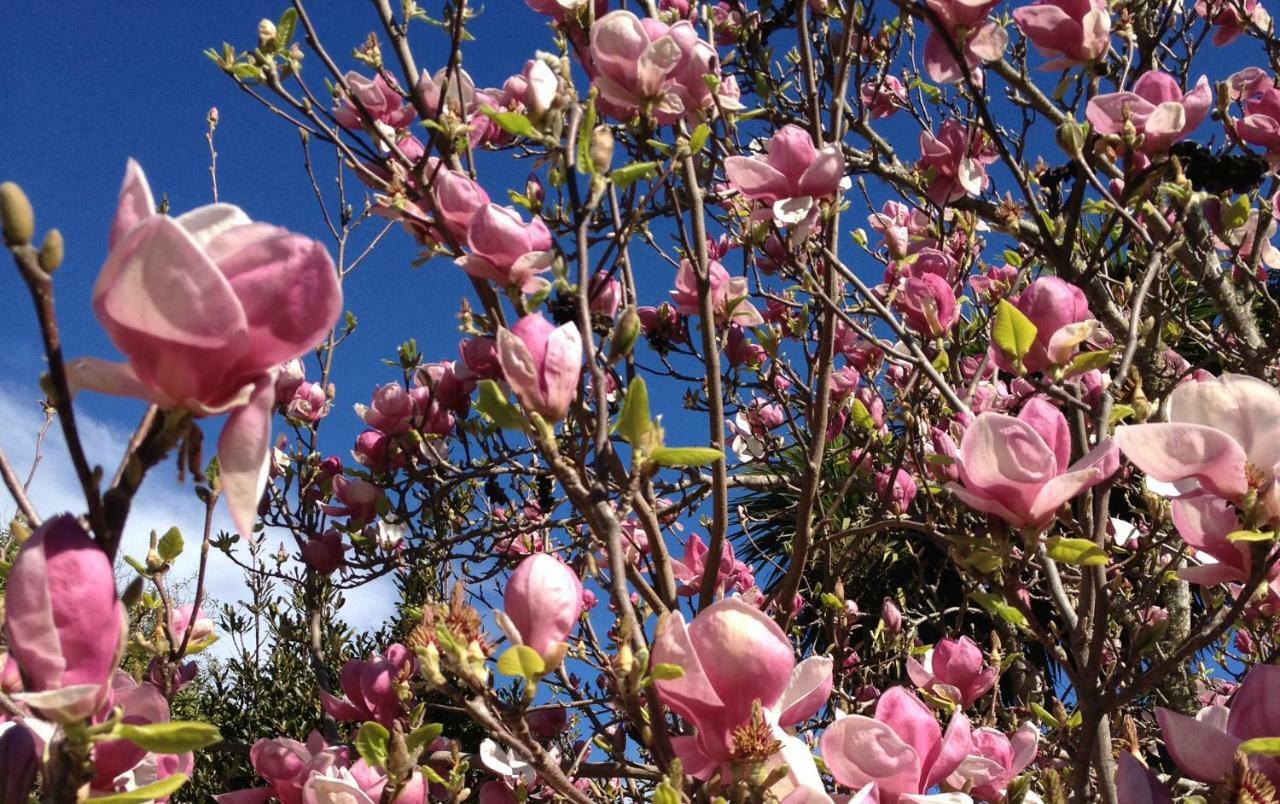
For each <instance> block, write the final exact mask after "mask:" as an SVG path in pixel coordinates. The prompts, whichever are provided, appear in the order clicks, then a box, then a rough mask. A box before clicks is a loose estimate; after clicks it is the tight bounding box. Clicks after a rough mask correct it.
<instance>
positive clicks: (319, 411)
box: [285, 382, 332, 424]
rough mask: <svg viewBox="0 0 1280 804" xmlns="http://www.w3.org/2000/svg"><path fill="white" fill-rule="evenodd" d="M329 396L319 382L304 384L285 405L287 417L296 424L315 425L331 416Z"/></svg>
mask: <svg viewBox="0 0 1280 804" xmlns="http://www.w3.org/2000/svg"><path fill="white" fill-rule="evenodd" d="M331 407H332V406H331V405H330V404H329V395H328V393H326V392H325V389H324V387H323V386H321V385H320V383H318V382H304V383H302V384H301V385H299V386H298V387H297V389H295V390H294V392H293V396H292V397H291V398H290V399H289V402H288V404H287V405H285V416H287V417H289V418H290V419H292V420H293V421H295V422H303V423H305V424H315V423H316V422H318V421H320V420H321V419H323V418H324V417H325V416H327V415H329V410H330V409H331Z"/></svg>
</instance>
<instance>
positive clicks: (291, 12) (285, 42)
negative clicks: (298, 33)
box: [276, 7, 298, 50]
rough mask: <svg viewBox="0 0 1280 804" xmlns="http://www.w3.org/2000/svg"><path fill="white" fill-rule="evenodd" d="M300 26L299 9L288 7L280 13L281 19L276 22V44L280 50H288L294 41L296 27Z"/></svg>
mask: <svg viewBox="0 0 1280 804" xmlns="http://www.w3.org/2000/svg"><path fill="white" fill-rule="evenodd" d="M297 27H298V11H297V9H295V8H292V7H290V8H286V9H285V10H284V13H283V14H281V15H280V21H279V22H277V23H276V45H277V47H279V48H280V50H288V49H289V43H290V42H292V41H293V32H294V29H296V28H297Z"/></svg>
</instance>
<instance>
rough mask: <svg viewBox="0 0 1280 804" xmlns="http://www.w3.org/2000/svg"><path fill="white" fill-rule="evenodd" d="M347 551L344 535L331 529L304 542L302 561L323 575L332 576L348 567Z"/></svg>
mask: <svg viewBox="0 0 1280 804" xmlns="http://www.w3.org/2000/svg"><path fill="white" fill-rule="evenodd" d="M345 551H346V547H345V546H344V545H343V543H342V534H341V533H339V532H338V531H336V530H334V529H333V528H329V529H328V530H326V531H325V532H324V533H322V534H321V535H319V536H312V537H311V538H309V539H307V540H306V541H305V542H303V544H302V560H303V562H304V563H306V565H307V566H308V567H310V568H311V569H313V570H315V571H316V572H318V573H320V574H321V575H330V574H332V573H334V572H336V571H338V570H339V569H341V568H342V567H345V566H346V565H347V559H346V555H345Z"/></svg>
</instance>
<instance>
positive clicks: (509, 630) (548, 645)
mask: <svg viewBox="0 0 1280 804" xmlns="http://www.w3.org/2000/svg"><path fill="white" fill-rule="evenodd" d="M580 614H582V581H580V580H579V579H578V573H576V572H574V571H573V569H571V568H570V567H569V565H568V564H566V563H564V562H563V561H561V560H560V559H559V558H558V557H556V556H554V555H552V554H551V553H534V554H533V555H531V556H529V557H528V558H526V559H524V560H523V561H521V562H520V565H519V566H518V567H516V570H515V572H513V573H511V578H510V579H508V581H507V590H506V592H505V593H504V594H503V597H502V611H501V612H499V613H497V614H495V616H496V617H497V619H498V624H499V625H501V626H502V629H503V631H504V632H505V633H506V634H507V637H508V638H509V639H510V640H511V641H512V642H513V643H515V644H523V645H527V646H529V647H530V648H533V649H534V650H535V651H537V653H538V655H540V656H542V658H543V659H544V660H545V661H546V663H547V667H548V669H554V668H555V667H556V666H558V665H559V664H560V662H561V661H562V660H563V659H564V654H565V651H566V650H567V649H568V647H569V645H568V643H567V642H566V640H568V638H569V634H570V633H572V632H573V629H574V626H576V625H577V624H578V616H579V615H580Z"/></svg>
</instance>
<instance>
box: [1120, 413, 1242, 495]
mask: <svg viewBox="0 0 1280 804" xmlns="http://www.w3.org/2000/svg"><path fill="white" fill-rule="evenodd" d="M1115 441H1116V444H1117V445H1119V447H1120V450H1121V451H1122V452H1124V455H1125V457H1126V458H1128V459H1129V460H1130V461H1131V462H1132V463H1133V464H1134V465H1135V466H1137V467H1138V468H1139V469H1141V470H1142V471H1144V472H1146V473H1147V474H1148V475H1149V476H1151V477H1154V478H1155V479H1156V480H1159V481H1162V482H1165V483H1177V482H1178V481H1181V480H1185V479H1187V478H1194V479H1196V480H1198V481H1200V483H1201V485H1203V486H1204V487H1205V488H1206V489H1207V490H1209V491H1210V492H1212V493H1214V494H1217V495H1218V496H1221V497H1228V498H1238V497H1242V496H1244V493H1245V492H1246V491H1248V490H1249V484H1248V481H1247V478H1246V476H1245V463H1246V461H1247V458H1248V456H1246V455H1245V452H1244V450H1243V449H1242V448H1241V446H1240V444H1239V443H1237V442H1236V440H1235V439H1233V438H1232V437H1231V436H1229V435H1228V434H1226V433H1224V432H1222V430H1219V429H1217V428H1214V427H1207V426H1204V425H1200V424H1187V423H1162V424H1135V425H1128V426H1125V427H1117V428H1116V434H1115Z"/></svg>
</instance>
